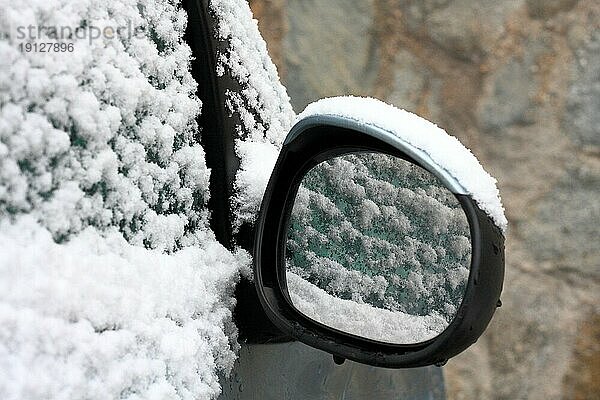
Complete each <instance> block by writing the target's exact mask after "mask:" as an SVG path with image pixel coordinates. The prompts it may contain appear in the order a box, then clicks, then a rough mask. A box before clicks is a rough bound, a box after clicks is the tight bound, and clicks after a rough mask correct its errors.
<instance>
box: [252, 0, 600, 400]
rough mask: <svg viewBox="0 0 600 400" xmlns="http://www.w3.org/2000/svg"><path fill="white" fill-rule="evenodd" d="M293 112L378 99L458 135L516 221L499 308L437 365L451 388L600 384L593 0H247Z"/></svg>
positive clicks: (547, 390) (461, 394)
mask: <svg viewBox="0 0 600 400" xmlns="http://www.w3.org/2000/svg"><path fill="white" fill-rule="evenodd" d="M251 5H252V6H253V8H254V10H255V12H256V14H257V18H258V19H259V20H260V23H259V27H260V28H261V30H262V32H263V34H264V35H265V37H266V39H267V42H268V43H269V48H270V51H271V52H272V54H274V56H275V60H276V62H277V63H278V65H279V68H280V70H281V71H282V72H283V74H282V75H283V77H284V81H285V83H286V85H287V88H288V90H289V93H290V96H291V97H292V101H293V103H294V106H295V107H296V110H297V111H301V109H303V108H304V106H305V105H306V104H307V103H308V102H310V101H313V100H315V99H317V98H320V97H325V96H331V95H341V94H357V95H372V96H375V97H378V98H381V99H384V100H386V101H388V102H391V103H393V104H395V105H397V106H399V107H402V108H406V109H408V110H411V111H415V112H417V113H418V114H420V115H422V116H424V117H426V118H429V119H431V120H433V121H435V122H437V123H438V124H439V125H441V126H442V127H444V128H446V129H447V130H448V131H449V132H451V133H452V134H454V135H456V136H458V137H459V138H460V139H461V141H463V143H465V144H466V145H467V146H469V147H470V148H471V149H472V150H473V152H474V153H475V154H476V155H477V156H478V157H479V158H480V160H481V161H482V162H483V163H484V165H485V166H486V168H487V169H488V171H489V172H491V173H492V175H494V176H496V177H497V178H498V180H499V186H500V190H501V193H502V195H503V200H504V203H505V206H506V209H507V214H508V217H509V220H510V228H509V234H508V241H507V249H506V253H507V276H506V282H505V291H504V294H503V301H504V306H503V307H502V308H501V309H500V310H499V312H497V313H496V316H495V317H494V320H493V321H492V324H491V326H490V327H489V329H488V331H487V332H486V334H485V335H484V336H483V337H482V338H481V339H480V340H479V342H478V343H477V344H476V345H474V346H472V347H471V348H470V349H469V350H468V351H466V352H465V353H463V354H462V355H460V356H458V357H456V358H455V359H453V360H451V361H450V362H449V363H448V365H447V366H446V367H445V374H446V382H447V386H448V392H449V397H450V398H453V399H483V398H487V399H525V398H527V399H561V398H568V399H591V398H597V397H596V396H598V393H600V387H599V386H598V385H599V382H600V364H599V363H598V360H600V344H599V343H600V306H599V304H600V301H599V300H600V295H599V293H600V254H599V253H600V245H599V243H598V240H599V238H600V193H599V192H600V191H599V188H600V8H599V7H598V3H597V2H596V1H595V0H551V1H548V0H506V1H496V0H479V1H476V0H369V1H364V0H350V1H349V0H344V1H341V0H339V1H337V0H336V1H332V0H321V1H317V0H254V1H251Z"/></svg>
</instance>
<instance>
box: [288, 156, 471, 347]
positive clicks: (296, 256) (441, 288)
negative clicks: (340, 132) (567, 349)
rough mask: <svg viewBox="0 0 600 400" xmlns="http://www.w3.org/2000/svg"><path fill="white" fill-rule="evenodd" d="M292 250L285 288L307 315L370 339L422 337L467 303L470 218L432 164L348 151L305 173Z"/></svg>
mask: <svg viewBox="0 0 600 400" xmlns="http://www.w3.org/2000/svg"><path fill="white" fill-rule="evenodd" d="M285 259H286V277H287V289H288V293H289V295H290V298H291V300H292V303H293V305H294V307H295V308H296V309H297V310H298V311H300V312H301V313H303V314H304V315H306V316H307V317H309V318H311V319H313V320H315V321H317V322H320V323H322V324H325V325H327V326H329V327H331V328H335V329H338V330H340V331H344V332H347V333H351V334H354V335H357V336H361V337H364V338H368V339H372V340H377V341H381V342H388V343H393V344H410V343H419V342H422V341H425V340H428V339H431V338H433V337H435V336H437V335H438V334H439V333H441V332H442V331H443V330H444V329H445V328H446V327H447V326H448V325H449V323H450V322H451V321H452V319H453V318H454V315H455V313H456V312H457V310H458V307H459V306H460V303H461V301H462V297H463V294H464V292H465V288H466V285H467V279H468V276H469V267H470V263H471V240H470V234H469V223H468V220H467V217H466V215H465V213H464V211H463V209H462V207H461V205H460V203H459V201H458V200H457V198H456V197H455V196H454V194H452V193H451V192H450V191H449V190H448V189H447V188H446V187H445V186H444V185H443V184H442V183H441V181H440V180H439V179H438V178H437V177H436V176H435V175H433V174H432V173H430V172H428V171H427V170H425V169H423V168H421V167H419V166H417V165H415V164H413V163H411V162H409V161H406V160H404V159H402V158H398V157H394V156H391V155H387V154H382V153H373V152H360V153H349V154H345V155H341V156H337V157H334V158H331V159H329V160H326V161H324V162H322V163H320V164H318V165H317V166H315V167H314V168H312V169H311V170H309V171H308V173H307V174H306V175H305V176H304V178H303V180H302V182H301V185H300V188H299V190H298V193H297V195H296V198H295V200H294V204H293V208H292V212H291V216H290V221H289V227H288V232H287V241H286V252H285Z"/></svg>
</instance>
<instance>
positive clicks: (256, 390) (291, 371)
mask: <svg viewBox="0 0 600 400" xmlns="http://www.w3.org/2000/svg"><path fill="white" fill-rule="evenodd" d="M221 384H222V388H223V392H222V394H221V396H220V397H219V399H220V400H254V399H256V400H271V399H272V400H359V399H360V400H362V399H368V400H388V399H415V400H425V399H427V400H437V399H445V391H444V378H443V374H442V369H441V368H439V367H425V368H413V369H401V370H397V369H387V368H377V367H370V366H368V365H363V364H359V363H355V362H352V361H345V362H344V363H343V364H341V365H337V364H335V363H334V361H333V357H332V356H331V355H330V354H328V353H325V352H323V351H320V350H316V349H313V348H312V347H310V346H307V345H305V344H303V343H300V342H291V343H278V344H243V345H242V348H241V350H240V353H239V359H238V360H237V362H236V364H235V367H234V369H233V371H232V373H231V375H230V376H229V377H224V378H223V379H222V381H221Z"/></svg>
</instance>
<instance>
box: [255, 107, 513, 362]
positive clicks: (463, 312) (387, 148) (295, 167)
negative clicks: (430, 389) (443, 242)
mask: <svg viewBox="0 0 600 400" xmlns="http://www.w3.org/2000/svg"><path fill="white" fill-rule="evenodd" d="M387 135H389V133H387ZM359 151H370V152H380V153H385V154H389V155H393V156H396V157H400V158H403V159H405V160H407V161H410V162H412V163H414V164H417V165H419V166H421V167H422V168H425V169H426V170H429V171H431V172H433V173H435V174H436V175H438V176H440V177H441V178H443V179H446V181H447V182H448V186H449V187H450V188H452V185H453V183H452V182H451V181H450V179H448V178H447V177H446V176H443V174H444V172H443V171H441V172H440V171H439V170H436V169H435V166H432V164H430V163H428V162H427V159H426V158H423V157H421V155H420V153H419V151H418V149H416V150H413V149H411V148H410V146H401V145H398V143H397V142H396V141H394V140H389V136H386V132H385V130H383V129H381V128H378V127H375V126H371V125H368V124H364V123H360V122H357V121H355V120H353V119H350V118H344V117H341V116H331V115H322V116H318V115H317V116H309V117H308V118H304V119H302V120H300V122H299V123H297V124H296V125H295V126H294V127H293V128H292V130H291V131H290V134H289V135H288V138H287V139H286V141H285V143H284V146H283V148H282V150H281V152H280V154H279V158H278V160H277V163H276V165H275V168H274V170H273V173H272V175H271V179H270V181H269V184H268V186H267V189H266V192H265V195H264V198H263V202H262V206H261V210H260V215H259V219H258V221H257V225H256V236H255V244H254V277H255V286H256V290H257V293H258V297H259V299H260V302H261V304H262V306H263V308H264V311H265V313H266V315H267V316H268V317H269V319H270V320H271V321H272V322H273V323H274V324H275V325H276V326H277V327H278V328H279V329H281V330H282V331H283V332H284V333H285V334H288V335H290V336H292V337H294V338H296V339H298V340H300V341H302V342H304V343H306V344H308V345H310V346H313V347H315V348H318V349H321V350H324V351H327V352H329V353H331V354H333V355H334V356H335V357H336V358H338V359H340V358H342V359H350V360H354V361H357V362H360V363H365V364H370V365H373V366H381V367H389V368H407V367H420V366H425V365H432V364H438V365H442V364H444V363H445V362H446V361H447V360H448V359H449V358H451V357H453V356H455V355H457V354H458V353H460V352H462V351H463V350H465V349H466V348H467V347H469V346H470V345H471V344H473V343H474V342H475V341H476V340H477V339H478V338H479V337H480V336H481V334H482V333H483V332H484V330H485V328H486V327H487V325H488V323H489V321H490V320H491V318H492V315H493V314H494V311H495V309H496V307H497V305H498V302H499V298H500V293H501V291H502V284H503V279H504V235H503V232H502V230H501V229H500V228H499V227H498V226H497V224H496V223H495V222H494V220H493V219H492V218H490V217H489V216H488V214H486V212H484V211H483V210H482V209H480V207H479V206H478V204H477V202H476V201H475V200H474V199H473V198H472V196H470V195H469V194H462V193H456V192H455V196H456V197H457V199H458V200H459V202H460V204H461V205H462V207H463V210H464V212H465V214H466V216H467V219H468V222H469V226H470V234H471V243H472V258H471V267H470V273H469V277H468V281H467V287H466V291H465V295H464V298H463V300H462V303H461V304H460V306H459V309H458V312H457V314H456V316H455V318H454V319H453V320H452V322H451V323H450V324H449V325H448V327H447V328H446V329H445V330H444V331H443V332H441V333H440V334H439V335H438V336H436V337H434V338H432V339H430V340H427V341H424V342H420V343H415V344H390V343H384V342H379V341H376V340H370V339H366V338H363V337H359V336H355V335H352V334H349V333H345V332H341V331H339V330H336V329H333V328H331V327H328V326H326V325H324V324H321V323H318V322H316V321H314V320H312V319H310V318H308V317H306V316H305V315H303V314H302V313H300V312H299V311H298V310H297V309H296V308H295V307H294V306H293V305H292V302H291V299H290V295H289V293H288V291H287V286H286V285H287V283H286V277H285V274H286V270H285V240H286V230H287V224H288V221H289V218H290V213H291V208H292V204H293V201H294V197H295V195H296V193H297V191H298V187H299V185H300V182H301V180H302V177H303V176H304V174H305V173H306V172H307V171H308V170H309V169H311V168H312V167H314V166H315V165H317V164H318V163H320V162H322V161H323V160H326V159H328V158H331V157H333V156H337V155H342V154H346V153H352V152H359Z"/></svg>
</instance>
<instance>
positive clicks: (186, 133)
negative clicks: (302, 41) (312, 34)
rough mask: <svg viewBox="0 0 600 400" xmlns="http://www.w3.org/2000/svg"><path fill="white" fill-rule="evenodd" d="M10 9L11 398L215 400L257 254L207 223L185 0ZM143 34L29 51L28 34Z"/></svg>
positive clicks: (1, 149) (7, 259)
mask: <svg viewBox="0 0 600 400" xmlns="http://www.w3.org/2000/svg"><path fill="white" fill-rule="evenodd" d="M240 3H241V2H240ZM0 9H1V10H2V15H0V38H1V40H0V398H2V399H38V398H40V399H41V398H68V399H93V398H98V399H106V398H128V399H142V398H144V399H180V398H188V399H192V398H193V399H209V398H215V397H216V396H217V395H218V394H219V392H220V387H219V383H218V375H219V374H223V375H226V374H227V373H228V372H229V370H230V369H231V367H232V364H233V360H234V359H235V351H236V348H237V343H236V334H237V333H236V329H235V326H234V324H233V320H232V309H233V306H234V297H233V290H234V287H235V284H236V282H237V279H238V275H239V269H240V267H241V266H244V265H247V264H248V263H249V257H248V255H247V254H246V253H243V252H239V253H237V254H232V253H231V252H229V251H227V250H226V249H225V248H223V247H222V246H221V245H219V244H218V242H217V241H216V240H215V237H214V235H213V233H212V232H211V231H210V229H209V228H208V211H207V207H206V203H207V200H208V196H209V193H208V181H209V177H210V171H209V170H208V169H207V167H206V164H205V161H204V150H203V149H202V147H201V146H200V145H199V140H198V139H199V137H198V126H197V124H196V122H195V121H196V117H197V116H198V114H199V112H200V110H201V103H200V101H199V99H198V98H197V97H196V96H195V91H196V82H194V80H193V79H192V76H191V74H190V72H189V69H190V59H191V51H190V48H189V47H188V46H187V45H186V44H185V43H184V42H183V33H184V30H185V26H186V20H187V17H186V15H185V12H184V11H183V10H182V9H181V6H180V3H179V1H178V0H175V1H169V2H165V1H158V0H141V1H140V0H114V1H110V2H107V3H98V2H97V1H92V0H83V1H72V0H52V1H50V0H23V1H17V2H15V1H9V0H0ZM129 24H130V26H131V28H132V29H135V28H140V30H141V32H142V34H141V35H129V34H128V32H129V31H128V30H127V29H125V30H121V31H120V32H115V31H113V34H114V37H113V38H107V37H101V38H97V39H94V40H90V39H89V37H86V38H84V39H83V38H79V39H78V38H77V37H74V38H72V39H71V40H72V43H73V45H74V51H73V52H67V53H60V52H45V53H41V52H21V51H20V50H19V48H18V44H19V43H21V41H20V39H19V38H18V35H17V32H18V30H17V29H18V27H19V26H25V27H27V26H28V25H34V26H57V27H65V26H66V27H70V28H72V29H75V28H77V27H80V28H82V29H85V28H86V27H87V28H89V27H100V28H104V27H113V28H115V27H122V26H125V27H127V26H128V25H129ZM37 41H40V42H41V41H43V42H53V41H54V42H55V41H56V39H55V38H52V37H50V36H48V37H41V38H38V39H37Z"/></svg>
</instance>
